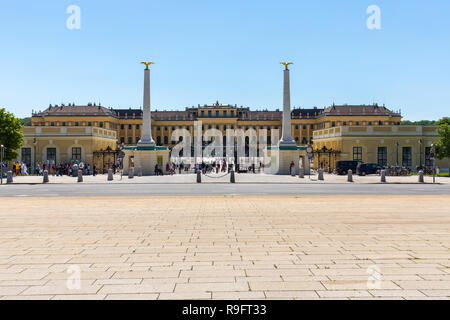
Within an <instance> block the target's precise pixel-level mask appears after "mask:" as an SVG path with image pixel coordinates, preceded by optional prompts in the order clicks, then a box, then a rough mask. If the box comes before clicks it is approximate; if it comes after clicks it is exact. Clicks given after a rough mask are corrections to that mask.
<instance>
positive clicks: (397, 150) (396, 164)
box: [396, 142, 399, 167]
mask: <svg viewBox="0 0 450 320" xmlns="http://www.w3.org/2000/svg"><path fill="white" fill-rule="evenodd" d="M396 145H397V163H396V166H397V167H398V147H399V143H398V142H397V143H396Z"/></svg>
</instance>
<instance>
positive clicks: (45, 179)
mask: <svg viewBox="0 0 450 320" xmlns="http://www.w3.org/2000/svg"><path fill="white" fill-rule="evenodd" d="M42 177H43V178H42V183H47V182H48V170H44V172H43V173H42Z"/></svg>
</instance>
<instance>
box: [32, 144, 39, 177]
mask: <svg viewBox="0 0 450 320" xmlns="http://www.w3.org/2000/svg"><path fill="white" fill-rule="evenodd" d="M33 145H34V148H33V149H34V161H33V171H34V173H35V174H36V145H37V141H36V137H34V139H33ZM38 173H39V172H38Z"/></svg>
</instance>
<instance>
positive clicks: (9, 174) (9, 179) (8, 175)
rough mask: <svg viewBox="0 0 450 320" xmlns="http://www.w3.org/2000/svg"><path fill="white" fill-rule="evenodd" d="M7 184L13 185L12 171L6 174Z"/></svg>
mask: <svg viewBox="0 0 450 320" xmlns="http://www.w3.org/2000/svg"><path fill="white" fill-rule="evenodd" d="M6 183H13V174H12V171H8V172H7V173H6Z"/></svg>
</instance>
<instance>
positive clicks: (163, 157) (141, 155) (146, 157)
mask: <svg viewBox="0 0 450 320" xmlns="http://www.w3.org/2000/svg"><path fill="white" fill-rule="evenodd" d="M141 148H142V146H140V145H139V146H137V147H136V148H129V149H124V150H123V152H124V153H125V157H124V158H123V173H124V175H127V174H128V170H129V168H130V167H134V168H135V172H137V171H136V170H137V168H138V167H141V168H142V175H144V176H152V175H155V166H156V164H158V167H159V169H160V170H162V172H163V173H164V174H166V173H167V171H166V164H167V163H169V155H170V151H169V149H167V148H162V147H154V146H153V147H152V146H147V147H146V148H145V149H141Z"/></svg>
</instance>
